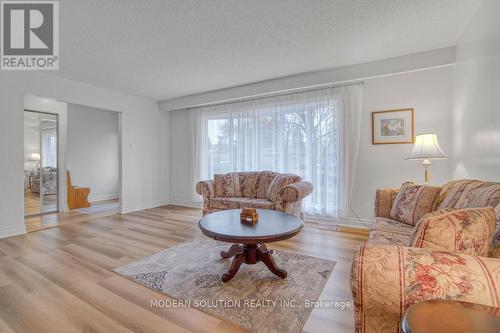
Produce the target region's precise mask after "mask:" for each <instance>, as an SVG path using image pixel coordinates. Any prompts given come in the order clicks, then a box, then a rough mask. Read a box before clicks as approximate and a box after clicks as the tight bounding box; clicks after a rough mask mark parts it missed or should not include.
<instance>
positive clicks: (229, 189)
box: [214, 172, 241, 197]
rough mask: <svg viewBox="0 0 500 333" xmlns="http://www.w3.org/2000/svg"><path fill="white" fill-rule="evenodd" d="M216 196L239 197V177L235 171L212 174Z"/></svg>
mask: <svg viewBox="0 0 500 333" xmlns="http://www.w3.org/2000/svg"><path fill="white" fill-rule="evenodd" d="M214 191H215V196H216V197H240V196H241V189H240V177H239V174H238V173H237V172H232V173H226V174H218V175H214Z"/></svg>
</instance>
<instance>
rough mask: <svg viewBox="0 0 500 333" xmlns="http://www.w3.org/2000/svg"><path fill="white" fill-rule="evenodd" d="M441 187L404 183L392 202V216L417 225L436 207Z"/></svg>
mask: <svg viewBox="0 0 500 333" xmlns="http://www.w3.org/2000/svg"><path fill="white" fill-rule="evenodd" d="M440 192H441V188H440V187H434V186H427V185H414V184H413V183H404V184H403V185H402V186H401V189H400V190H399V192H398V194H397V195H396V199H395V200H394V203H393V204H392V208H391V214H390V216H391V218H393V219H394V220H398V221H400V222H403V223H406V224H410V225H415V223H417V221H418V220H420V219H421V218H422V217H423V216H424V215H425V214H428V213H430V212H432V211H434V209H435V208H436V204H437V199H438V197H439V193H440Z"/></svg>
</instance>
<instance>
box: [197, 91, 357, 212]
mask: <svg viewBox="0 0 500 333" xmlns="http://www.w3.org/2000/svg"><path fill="white" fill-rule="evenodd" d="M189 112H190V118H191V123H192V124H193V125H192V131H193V136H192V137H193V138H194V139H193V152H194V153H193V161H194V163H193V166H192V172H193V175H195V176H194V177H193V179H200V178H201V179H210V178H213V175H214V174H216V173H226V172H233V171H259V170H272V171H277V172H287V173H295V174H298V175H300V176H301V177H302V178H303V179H304V180H308V181H310V182H312V183H313V185H314V191H313V193H312V194H311V195H310V196H309V197H307V199H306V200H305V202H304V211H305V212H306V213H307V214H310V215H322V216H335V217H337V216H342V215H347V212H348V207H349V204H350V197H351V191H352V184H353V177H354V170H355V166H356V161H357V151H358V145H359V121H360V113H361V84H355V85H349V86H344V87H333V88H324V89H317V90H312V91H308V92H302V93H296V94H289V95H283V96H275V97H268V98H262V99H258V100H251V101H244V102H238V103H228V104H222V105H216V106H209V107H203V108H197V109H192V110H190V111H189ZM193 186H194V185H193Z"/></svg>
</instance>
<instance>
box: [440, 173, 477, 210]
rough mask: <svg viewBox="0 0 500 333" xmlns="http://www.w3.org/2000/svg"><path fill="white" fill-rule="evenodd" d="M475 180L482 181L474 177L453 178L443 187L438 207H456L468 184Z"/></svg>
mask: <svg viewBox="0 0 500 333" xmlns="http://www.w3.org/2000/svg"><path fill="white" fill-rule="evenodd" d="M474 182H476V183H481V182H480V181H478V180H473V179H460V180H452V181H451V182H448V183H446V184H445V185H444V186H443V188H442V189H441V193H439V199H438V204H437V209H450V208H455V205H456V204H457V202H458V200H459V199H460V197H461V196H462V193H463V192H464V190H465V188H466V187H467V185H469V184H471V183H474Z"/></svg>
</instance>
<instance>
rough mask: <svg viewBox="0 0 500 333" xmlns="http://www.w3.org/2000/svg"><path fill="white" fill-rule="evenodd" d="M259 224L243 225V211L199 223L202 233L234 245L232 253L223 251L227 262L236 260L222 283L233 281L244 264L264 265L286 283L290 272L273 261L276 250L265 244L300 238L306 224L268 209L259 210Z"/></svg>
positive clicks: (219, 214) (225, 212) (214, 215)
mask: <svg viewBox="0 0 500 333" xmlns="http://www.w3.org/2000/svg"><path fill="white" fill-rule="evenodd" d="M257 212H258V214H259V221H258V222H257V223H255V224H254V225H248V224H244V223H241V222H240V213H241V209H229V210H223V211H220V212H215V213H212V214H209V215H206V216H205V217H203V218H202V219H201V220H200V222H199V223H198V225H199V227H200V229H201V231H202V232H203V233H204V234H205V235H207V236H208V237H210V238H213V239H215V240H218V241H222V242H227V243H234V244H233V245H232V246H231V247H230V248H229V250H227V251H222V252H221V253H220V255H221V257H222V258H224V259H227V258H231V257H234V258H233V261H232V263H231V266H230V267H229V270H228V271H227V272H226V273H224V274H223V275H222V281H224V282H228V281H229V280H231V279H232V278H233V277H234V276H235V275H236V273H237V272H238V270H239V269H240V266H241V264H242V263H245V264H247V265H254V264H256V263H258V262H259V261H262V262H263V263H264V264H265V265H266V266H267V268H269V270H270V271H271V272H273V273H274V274H275V275H277V276H279V277H280V278H282V279H284V278H286V276H287V272H286V271H285V270H284V269H281V268H279V267H278V266H277V265H276V262H275V261H274V259H273V257H272V254H273V250H269V249H268V248H267V247H266V243H272V242H277V241H280V240H284V239H288V238H290V237H293V236H295V235H297V234H298V233H299V232H300V230H301V229H302V227H303V226H304V223H303V222H302V220H301V219H299V218H298V217H296V216H294V215H290V214H286V213H282V212H278V211H275V210H268V209H257Z"/></svg>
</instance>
